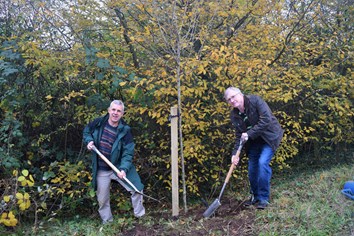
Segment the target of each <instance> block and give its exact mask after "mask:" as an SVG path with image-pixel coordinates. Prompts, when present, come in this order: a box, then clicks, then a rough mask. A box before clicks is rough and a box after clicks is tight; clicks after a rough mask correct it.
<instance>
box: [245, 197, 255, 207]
mask: <svg viewBox="0 0 354 236" xmlns="http://www.w3.org/2000/svg"><path fill="white" fill-rule="evenodd" d="M258 202H259V200H256V199H254V197H253V196H252V197H250V199H249V200H247V201H245V202H244V203H243V205H244V206H246V207H248V206H252V205H256V204H257V203H258Z"/></svg>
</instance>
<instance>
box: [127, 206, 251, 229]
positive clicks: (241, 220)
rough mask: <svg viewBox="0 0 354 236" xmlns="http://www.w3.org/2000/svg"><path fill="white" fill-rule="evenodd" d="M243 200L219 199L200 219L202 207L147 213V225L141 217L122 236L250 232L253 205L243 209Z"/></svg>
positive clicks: (203, 208) (202, 211) (203, 207)
mask: <svg viewBox="0 0 354 236" xmlns="http://www.w3.org/2000/svg"><path fill="white" fill-rule="evenodd" d="M242 203H243V202H239V201H235V200H234V199H223V201H222V205H221V206H220V207H219V208H218V209H217V210H216V212H215V214H214V215H212V216H211V217H209V218H204V217H203V213H204V211H205V210H206V209H207V207H205V206H202V205H201V206H196V207H194V208H193V209H189V211H188V213H187V214H184V212H183V213H181V214H180V216H179V217H178V218H173V217H172V216H171V213H151V214H150V216H152V219H154V222H153V224H151V222H150V224H149V225H148V226H147V225H146V222H144V220H141V221H139V222H137V223H135V224H134V227H133V228H132V229H130V230H127V231H125V232H123V233H122V234H121V235H124V236H155V235H156V236H157V235H158V236H161V235H168V236H177V235H183V236H198V235H203V236H206V235H239V236H246V235H247V236H248V235H254V233H253V232H254V231H253V230H252V226H253V223H254V220H255V208H254V207H250V208H246V207H244V206H243V204H242Z"/></svg>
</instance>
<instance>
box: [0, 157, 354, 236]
mask: <svg viewBox="0 0 354 236" xmlns="http://www.w3.org/2000/svg"><path fill="white" fill-rule="evenodd" d="M353 179H354V167H353V164H342V165H337V166H333V167H331V168H327V169H322V170H316V171H314V170H312V169H311V168H309V169H307V170H305V171H303V169H302V170H301V171H300V170H296V169H295V168H293V169H291V170H289V171H288V172H287V173H283V174H276V175H275V176H274V179H273V181H272V199H271V204H270V206H269V207H268V208H267V209H266V210H263V211H256V214H255V220H254V222H253V223H252V224H253V225H252V229H251V232H250V234H247V235H261V236H268V235H269V236H270V235H276V236H278V235H279V236H281V235H284V236H285V235H287V236H288V235H300V236H302V235H306V236H326V235H328V236H332V235H334V236H335V235H338V236H353V235H354V201H352V200H349V199H347V198H345V197H344V195H343V194H341V192H340V191H341V190H342V187H343V185H344V183H345V182H346V181H348V180H353ZM245 196H246V195H245ZM151 210H153V209H150V211H151ZM154 210H155V213H156V212H157V213H158V215H162V214H165V215H169V214H171V213H170V209H167V210H166V209H165V208H161V209H154ZM247 213H248V212H247V211H242V212H241V213H240V215H242V214H247ZM155 215H156V214H155ZM240 217H242V216H240ZM205 222H206V221H203V219H201V220H199V222H195V219H193V217H190V218H189V217H186V218H184V219H183V221H182V220H178V221H173V220H166V218H163V217H156V216H155V217H153V216H152V215H150V214H148V215H147V216H146V217H144V218H143V219H142V220H139V222H138V223H139V224H141V225H143V226H144V227H145V228H147V229H148V228H152V227H155V226H156V225H159V227H162V228H163V229H165V231H164V232H165V234H163V235H184V234H183V232H186V229H187V230H188V231H189V232H191V234H189V235H192V233H193V230H196V232H197V231H198V230H201V229H202V228H203V224H205ZM135 223H136V220H135V219H134V218H133V217H132V216H131V213H127V214H126V215H120V218H117V219H116V220H115V221H114V223H112V224H109V225H104V226H102V225H101V222H100V220H99V217H98V216H97V215H94V216H91V217H90V216H89V217H88V216H79V215H78V216H75V217H73V218H71V219H62V220H55V219H54V220H53V221H51V222H46V223H45V224H43V225H41V226H40V227H39V229H38V230H37V231H36V232H33V230H32V229H31V226H29V227H26V226H21V227H19V228H16V231H13V232H11V231H10V232H6V235H47V236H51V235H53V236H54V235H55V236H60V235H85V236H90V235H98V236H100V235H120V232H122V231H123V229H124V230H127V229H132V228H134V224H135ZM225 227H228V226H227V225H225ZM3 232H4V231H3V229H2V228H1V227H0V234H1V235H2V234H3ZM168 232H171V234H169V233H168ZM176 232H178V233H179V234H176ZM225 232H228V231H227V230H224V231H220V232H217V231H214V232H212V233H210V232H209V233H206V234H204V235H226V234H225Z"/></svg>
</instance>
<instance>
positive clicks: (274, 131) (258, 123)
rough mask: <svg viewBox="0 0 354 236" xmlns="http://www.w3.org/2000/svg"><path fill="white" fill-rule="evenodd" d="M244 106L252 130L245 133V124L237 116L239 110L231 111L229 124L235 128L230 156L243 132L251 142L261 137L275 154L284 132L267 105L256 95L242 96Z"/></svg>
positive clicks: (236, 147)
mask: <svg viewBox="0 0 354 236" xmlns="http://www.w3.org/2000/svg"><path fill="white" fill-rule="evenodd" d="M244 106H245V113H246V115H247V116H248V120H249V122H250V124H251V126H252V128H251V129H249V130H248V131H247V129H246V125H245V122H244V121H243V119H242V118H241V116H240V115H239V110H238V109H237V108H234V109H232V110H231V122H232V124H233V125H234V126H235V128H236V143H235V147H234V149H233V151H232V155H235V154H236V152H237V149H238V147H239V145H240V138H241V134H242V133H244V132H247V134H248V137H249V139H251V140H255V139H256V138H258V137H261V138H262V139H263V140H264V141H265V142H266V143H267V144H268V145H269V146H271V148H272V149H273V151H274V152H275V151H276V150H277V148H278V147H279V145H280V141H281V140H282V137H283V134H284V130H283V129H282V128H281V126H280V124H279V122H278V120H277V118H276V117H275V116H274V115H273V113H272V111H271V110H270V108H269V106H268V104H267V103H266V102H265V101H264V100H263V99H262V98H261V97H259V96H257V95H247V96H245V95H244Z"/></svg>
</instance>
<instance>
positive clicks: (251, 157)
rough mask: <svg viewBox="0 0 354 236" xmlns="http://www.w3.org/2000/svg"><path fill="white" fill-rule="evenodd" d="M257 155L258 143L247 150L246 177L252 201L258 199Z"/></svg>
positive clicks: (258, 153) (258, 154)
mask: <svg viewBox="0 0 354 236" xmlns="http://www.w3.org/2000/svg"><path fill="white" fill-rule="evenodd" d="M259 156H260V149H259V145H252V146H251V147H250V148H249V150H248V179H249V181H250V185H251V191H252V193H253V196H254V201H258V200H260V199H259V193H258V191H259V190H258V179H259V177H258V172H259V166H258V162H259Z"/></svg>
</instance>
